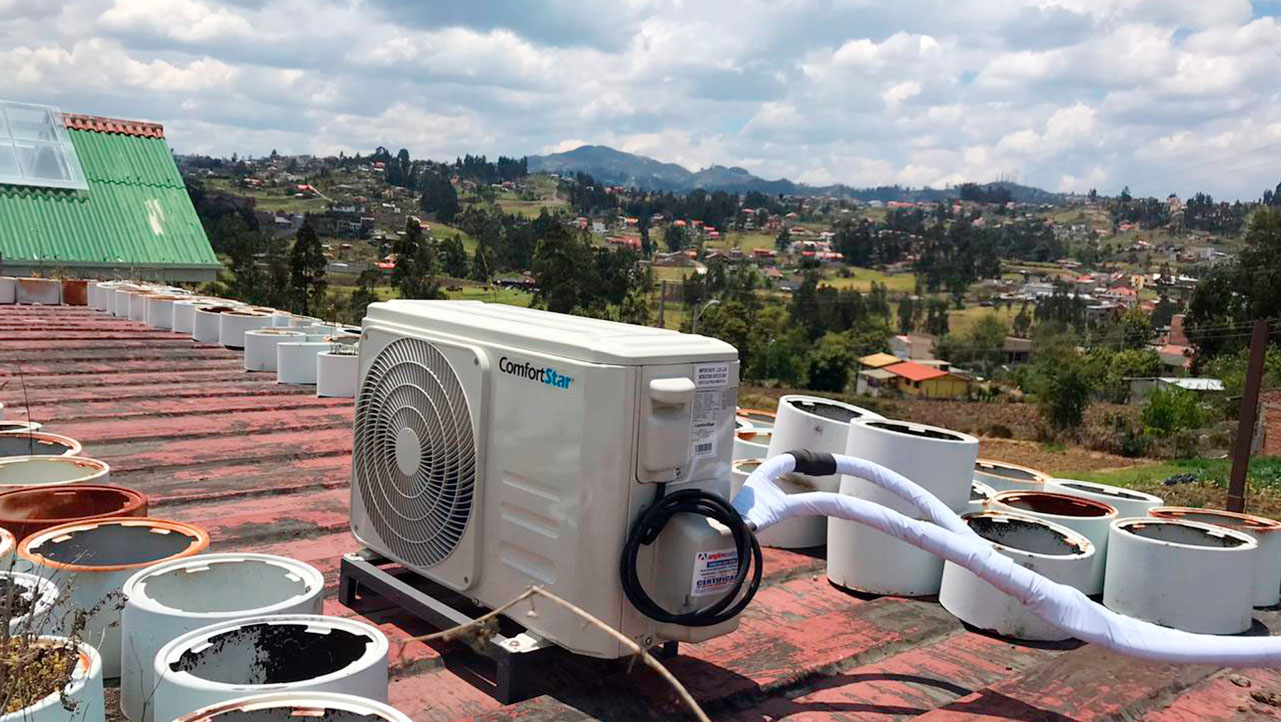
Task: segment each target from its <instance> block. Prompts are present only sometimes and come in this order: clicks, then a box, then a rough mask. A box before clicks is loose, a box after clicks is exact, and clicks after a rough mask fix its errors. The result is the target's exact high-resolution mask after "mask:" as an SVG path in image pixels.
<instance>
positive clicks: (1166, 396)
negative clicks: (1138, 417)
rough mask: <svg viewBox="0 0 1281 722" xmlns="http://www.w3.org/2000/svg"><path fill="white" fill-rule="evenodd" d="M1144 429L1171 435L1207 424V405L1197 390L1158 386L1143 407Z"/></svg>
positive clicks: (1158, 434)
mask: <svg viewBox="0 0 1281 722" xmlns="http://www.w3.org/2000/svg"><path fill="white" fill-rule="evenodd" d="M1142 419H1143V429H1144V431H1145V432H1146V433H1149V434H1152V435H1154V436H1170V435H1172V434H1175V433H1178V432H1180V431H1192V430H1195V429H1199V428H1201V427H1202V426H1204V425H1205V420H1206V413H1205V407H1203V406H1202V405H1201V401H1200V399H1198V398H1197V395H1196V393H1195V392H1192V391H1188V390H1187V389H1181V388H1178V387H1177V386H1174V387H1170V388H1168V389H1163V388H1156V389H1153V390H1152V392H1151V393H1149V394H1148V403H1147V405H1146V406H1144V407H1143V415H1142Z"/></svg>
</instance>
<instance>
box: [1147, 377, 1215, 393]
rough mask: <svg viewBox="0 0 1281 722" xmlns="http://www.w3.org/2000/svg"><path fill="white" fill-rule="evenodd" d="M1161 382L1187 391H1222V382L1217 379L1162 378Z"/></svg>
mask: <svg viewBox="0 0 1281 722" xmlns="http://www.w3.org/2000/svg"><path fill="white" fill-rule="evenodd" d="M1161 382H1162V383H1165V384H1170V385H1171V386H1178V387H1179V388H1181V389H1187V390H1188V391H1222V390H1223V382H1222V381H1220V380H1219V379H1202V378H1179V377H1174V376H1162V377H1161Z"/></svg>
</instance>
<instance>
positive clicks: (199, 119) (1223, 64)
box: [0, 0, 1281, 197]
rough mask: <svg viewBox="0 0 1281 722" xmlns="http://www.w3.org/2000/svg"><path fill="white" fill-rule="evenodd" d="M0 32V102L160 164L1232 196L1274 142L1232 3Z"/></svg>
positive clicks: (251, 18) (544, 10) (386, 14)
mask: <svg viewBox="0 0 1281 722" xmlns="http://www.w3.org/2000/svg"><path fill="white" fill-rule="evenodd" d="M0 17H3V18H4V21H3V22H0V97H6V98H18V99H24V100H31V101H37V102H41V101H43V102H50V103H54V104H57V105H60V106H62V107H64V108H66V109H68V110H74V111H82V112H91V113H99V114H105V115H120V116H132V117H142V118H148V119H155V120H160V121H162V122H164V123H166V125H167V126H168V127H169V128H170V138H171V142H172V143H173V145H174V147H175V149H176V150H178V151H179V152H184V151H200V152H213V153H218V152H223V153H227V154H229V153H230V152H232V151H236V152H239V153H241V154H245V153H266V152H268V151H269V150H271V149H272V148H276V149H278V150H280V151H281V152H290V151H296V152H325V151H327V150H339V149H341V150H350V151H362V152H368V151H369V150H370V149H371V148H373V147H374V146H376V145H386V146H388V147H394V148H400V147H405V148H408V149H409V150H410V152H411V153H412V154H413V155H414V156H415V157H422V156H433V155H434V156H436V157H441V158H450V157H453V156H455V155H461V154H463V153H468V152H472V153H486V154H488V155H490V156H493V155H497V154H499V153H503V154H507V155H511V154H522V153H532V152H548V151H556V150H566V149H569V148H570V147H575V146H576V145H577V144H580V143H582V142H593V143H603V144H608V145H613V146H615V147H618V148H620V149H623V150H629V151H632V152H638V153H644V154H646V155H651V156H653V157H656V158H658V159H660V160H664V161H672V162H679V163H682V164H684V165H687V166H690V167H691V168H698V167H703V166H707V165H711V164H724V165H742V166H744V167H747V168H749V169H750V170H752V171H753V172H755V173H758V174H761V175H764V176H766V177H777V176H781V175H786V176H788V177H791V178H793V179H800V180H804V181H807V182H813V183H828V182H847V183H853V184H858V185H873V184H882V183H908V184H931V185H938V184H941V183H951V182H957V181H959V180H977V181H984V180H991V179H993V178H995V177H996V176H998V175H1007V176H1008V175H1017V176H1018V177H1019V178H1020V179H1021V180H1022V181H1024V182H1028V183H1033V184H1039V185H1042V186H1045V187H1047V188H1065V189H1066V188H1073V189H1088V187H1090V186H1093V187H1098V188H1099V189H1100V190H1101V191H1115V190H1118V189H1119V187H1120V186H1122V185H1125V184H1130V185H1131V186H1132V187H1133V189H1134V190H1135V192H1138V193H1156V194H1161V195H1164V193H1167V192H1169V191H1171V190H1176V191H1177V192H1179V193H1180V194H1181V195H1187V194H1189V193H1191V192H1195V191H1196V190H1208V191H1210V192H1213V193H1214V194H1215V195H1216V196H1243V197H1254V196H1256V195H1257V194H1258V193H1259V192H1260V191H1261V189H1262V188H1263V187H1266V186H1272V185H1275V184H1276V180H1277V179H1276V178H1275V177H1274V176H1275V175H1276V170H1275V165H1272V166H1269V165H1268V164H1267V161H1269V160H1276V159H1278V157H1281V152H1277V151H1276V150H1275V149H1273V150H1270V151H1268V150H1265V151H1263V152H1261V153H1254V154H1251V153H1250V152H1249V151H1251V150H1252V149H1255V148H1259V147H1262V146H1266V145H1267V144H1268V143H1269V142H1276V141H1278V140H1281V109H1278V108H1277V105H1276V87H1277V86H1276V70H1277V67H1278V56H1277V48H1278V47H1281V24H1279V23H1278V21H1277V20H1276V19H1275V18H1272V17H1257V18H1256V17H1254V16H1253V13H1252V8H1251V3H1250V2H1249V0H1215V1H1214V2H1206V0H1011V1H1010V2H1007V3H992V2H987V1H986V0H956V1H955V2H951V3H946V4H940V3H937V2H933V1H932V0H901V2H899V3H894V4H889V3H883V2H878V1H876V0H833V2H817V1H816V0H789V1H788V2H777V1H774V0H738V1H735V2H731V1H730V0H705V1H703V2H697V3H694V2H688V0H629V1H628V2H626V3H618V4H613V5H608V6H602V5H600V4H599V3H590V2H587V0H556V1H555V2H548V3H545V4H538V5H529V6H521V5H516V6H509V7H507V8H506V10H505V11H504V12H503V13H501V14H496V13H495V12H494V10H493V8H490V7H486V6H485V5H484V3H472V4H457V5H448V6H445V5H440V6H432V7H430V8H426V7H425V6H424V5H422V4H420V3H417V2H415V1H413V0H358V1H352V0H253V1H252V2H250V1H247V0H230V1H228V0H0ZM579 139H582V140H579ZM1269 154H1271V155H1269ZM1225 159H1226V160H1225ZM1189 167H1196V169H1195V170H1194V171H1188V170H1187V169H1188V168H1189ZM1211 171H1213V172H1211ZM1149 186H1150V187H1149ZM1078 187H1079V188H1078Z"/></svg>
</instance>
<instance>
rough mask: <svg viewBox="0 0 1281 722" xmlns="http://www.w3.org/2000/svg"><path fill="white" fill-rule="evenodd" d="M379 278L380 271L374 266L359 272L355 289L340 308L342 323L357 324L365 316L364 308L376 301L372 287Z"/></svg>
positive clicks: (380, 276) (373, 287) (374, 286)
mask: <svg viewBox="0 0 1281 722" xmlns="http://www.w3.org/2000/svg"><path fill="white" fill-rule="evenodd" d="M380 278H382V273H381V272H380V271H379V270H378V269H376V268H366V269H365V270H364V271H362V272H361V273H360V277H359V278H358V279H356V290H355V291H353V292H352V294H351V297H350V298H349V299H348V300H347V303H346V304H345V306H344V308H343V309H342V315H343V319H342V320H343V322H344V323H351V324H359V323H360V322H361V321H362V320H363V319H364V318H365V310H366V309H367V308H369V304H371V303H375V302H376V301H378V294H377V293H376V292H375V291H374V289H375V288H377V286H378V281H379V279H380Z"/></svg>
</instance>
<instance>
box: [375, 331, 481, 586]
mask: <svg viewBox="0 0 1281 722" xmlns="http://www.w3.org/2000/svg"><path fill="white" fill-rule="evenodd" d="M352 465H353V467H354V468H355V470H356V474H355V483H356V486H357V489H358V492H359V493H360V497H361V499H362V500H363V501H364V505H365V510H366V512H367V514H368V516H369V521H370V523H371V524H372V525H373V527H374V530H375V531H376V532H377V533H378V536H379V537H380V538H381V539H382V541H383V543H384V544H386V545H387V547H388V551H389V552H391V554H392V555H394V556H395V557H397V558H398V559H399V560H400V561H402V562H405V563H408V564H413V565H415V566H433V565H435V564H439V563H440V562H441V561H443V560H444V559H445V558H446V557H448V556H449V555H450V554H451V553H452V552H453V551H454V549H455V547H457V546H458V542H459V540H461V539H462V536H463V532H464V531H465V530H466V528H467V520H468V519H469V518H470V517H471V508H472V495H473V492H474V490H475V483H476V443H475V439H474V438H473V433H472V425H471V414H470V411H469V410H468V407H467V399H466V397H465V396H464V394H463V387H462V384H461V383H460V382H459V380H458V376H457V375H456V374H455V373H454V369H453V367H451V366H450V365H449V361H448V360H447V359H446V358H445V357H444V355H442V354H441V353H440V351H439V350H438V349H437V348H436V347H435V346H433V345H432V344H430V343H427V342H426V341H421V340H418V339H411V338H401V339H397V340H395V341H392V342H391V343H389V344H387V346H386V347H385V348H383V350H382V351H380V352H379V353H378V356H377V357H376V358H375V359H374V360H373V363H372V364H371V365H370V367H369V371H368V372H367V373H366V375H365V379H364V382H363V383H362V384H361V388H360V395H359V396H358V397H357V399H356V423H355V447H354V449H353V452H352Z"/></svg>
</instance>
